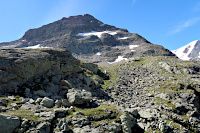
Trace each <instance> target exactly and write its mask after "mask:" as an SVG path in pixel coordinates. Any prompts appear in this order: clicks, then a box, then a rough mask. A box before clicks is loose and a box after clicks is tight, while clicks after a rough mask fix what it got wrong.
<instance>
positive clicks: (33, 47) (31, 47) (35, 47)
mask: <svg viewBox="0 0 200 133" xmlns="http://www.w3.org/2000/svg"><path fill="white" fill-rule="evenodd" d="M23 48H29V49H37V48H52V47H42V46H40V44H38V45H35V46H28V47H23Z"/></svg>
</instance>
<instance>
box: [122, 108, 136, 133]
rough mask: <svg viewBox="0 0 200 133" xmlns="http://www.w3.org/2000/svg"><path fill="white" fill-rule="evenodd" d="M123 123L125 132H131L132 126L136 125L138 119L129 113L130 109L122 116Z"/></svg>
mask: <svg viewBox="0 0 200 133" xmlns="http://www.w3.org/2000/svg"><path fill="white" fill-rule="evenodd" d="M120 119H121V123H122V126H123V132H124V133H131V132H132V129H131V128H132V127H134V126H136V120H134V118H133V117H132V116H131V115H130V114H129V113H128V111H125V112H124V113H123V114H122V115H121V116H120Z"/></svg>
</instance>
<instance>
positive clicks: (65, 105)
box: [61, 99, 71, 107]
mask: <svg viewBox="0 0 200 133" xmlns="http://www.w3.org/2000/svg"><path fill="white" fill-rule="evenodd" d="M61 104H62V106H64V107H70V106H71V103H70V102H69V101H68V100H67V99H62V100H61Z"/></svg>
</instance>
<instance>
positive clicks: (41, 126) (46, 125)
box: [35, 122, 50, 133]
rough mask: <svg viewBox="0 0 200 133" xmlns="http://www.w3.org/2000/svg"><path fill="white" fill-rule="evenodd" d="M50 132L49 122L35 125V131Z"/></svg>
mask: <svg viewBox="0 0 200 133" xmlns="http://www.w3.org/2000/svg"><path fill="white" fill-rule="evenodd" d="M49 132H50V123H48V122H41V123H40V124H39V125H37V127H36V132H35V133H49Z"/></svg>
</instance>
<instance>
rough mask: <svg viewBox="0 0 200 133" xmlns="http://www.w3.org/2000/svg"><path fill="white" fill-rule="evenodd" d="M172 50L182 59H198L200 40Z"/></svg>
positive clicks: (199, 55)
mask: <svg viewBox="0 0 200 133" xmlns="http://www.w3.org/2000/svg"><path fill="white" fill-rule="evenodd" d="M172 52H173V53H174V54H176V56H177V57H179V58H180V59H182V60H194V59H198V58H200V40H195V41H193V42H191V43H189V44H187V45H185V46H183V47H181V48H179V49H177V50H173V51H172Z"/></svg>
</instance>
